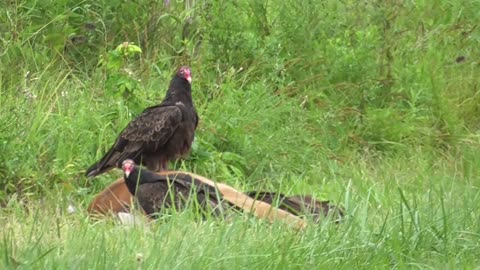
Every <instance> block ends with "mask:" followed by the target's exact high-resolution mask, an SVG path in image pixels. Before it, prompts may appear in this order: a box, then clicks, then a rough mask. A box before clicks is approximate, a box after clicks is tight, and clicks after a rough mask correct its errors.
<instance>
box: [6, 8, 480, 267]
mask: <svg viewBox="0 0 480 270" xmlns="http://www.w3.org/2000/svg"><path fill="white" fill-rule="evenodd" d="M479 17H480V1H474V0H469V1H456V2H446V1H445V2H441V1H429V2H427V1H415V2H413V1H380V0H379V1H367V2H359V1H350V0H347V1H302V2H298V1H280V0H270V1H268V2H260V1H249V0H242V1H234V2H232V3H229V2H227V1H218V2H211V1H205V2H202V1H184V2H180V1H164V2H163V1H161V2H156V1H146V0H145V1H143V0H140V1H123V0H112V1H89V0H86V1H70V0H46V1H29V0H24V1H3V2H1V3H0V18H1V19H0V32H1V33H2V34H1V36H0V57H1V58H0V87H1V88H0V90H1V91H0V153H1V154H0V164H2V165H1V166H0V188H1V189H0V201H1V203H2V208H0V227H1V228H2V230H1V232H0V234H1V236H0V268H1V269H134V268H137V269H310V268H313V269H352V268H355V269H390V268H397V269H412V268H413V269H415V268H420V269H424V268H427V269H430V268H431V269H479V265H480V259H479V258H480V211H479V210H478V206H479V205H480V178H479V176H478V175H479V174H480V157H479V155H478V154H477V153H479V151H480V137H479V135H478V134H479V128H480V124H479V123H480V114H479V112H480V95H479V91H480V90H479V86H480V76H479V75H480V51H479V50H478V46H479V44H480V28H479V27H478V18H479ZM127 41H128V42H130V43H129V44H124V43H123V42H127ZM131 42H133V44H132V43H131ZM121 44H124V45H122V46H119V45H121ZM137 46H138V47H137ZM184 64H186V65H189V66H191V68H192V72H193V98H194V102H195V105H196V107H197V109H198V112H199V115H200V118H201V120H200V125H199V128H198V130H197V133H196V139H195V143H194V146H193V150H192V154H191V156H190V157H189V158H188V159H187V160H183V161H179V162H177V163H176V164H172V167H175V168H178V169H182V170H187V171H192V172H195V173H197V174H200V175H204V176H206V177H209V178H211V179H214V180H217V181H221V182H226V183H228V184H230V185H233V186H236V187H237V188H239V189H241V190H251V189H266V190H272V191H281V192H284V193H287V194H312V195H314V196H315V197H317V198H319V199H328V200H331V201H333V202H334V203H337V204H339V205H342V206H343V207H344V208H345V210H346V213H347V216H346V218H345V220H344V222H343V223H341V224H333V223H332V222H329V221H324V222H322V223H320V224H318V225H313V224H312V225H311V226H309V227H308V228H307V229H306V230H305V231H303V232H296V231H293V230H292V229H290V228H288V227H286V226H285V225H283V224H273V225H270V224H268V223H266V222H263V221H259V220H257V219H255V218H252V217H249V216H242V215H238V216H236V217H234V218H233V219H231V220H229V221H219V220H214V219H208V220H206V221H204V222H195V221H194V219H193V218H192V216H191V215H190V214H189V213H180V214H177V215H173V216H171V217H165V218H164V219H162V220H160V221H159V222H157V223H155V224H146V225H137V226H133V227H129V226H123V225H119V224H118V221H116V220H114V219H106V220H102V221H92V220H90V219H89V218H88V216H87V213H86V210H85V209H86V207H87V205H88V203H89V202H90V200H91V198H92V197H93V196H94V195H95V193H96V192H99V191H100V190H101V189H103V188H104V187H105V186H106V185H107V184H108V183H110V182H111V181H113V180H114V179H116V178H117V177H119V176H120V172H119V170H115V171H112V172H110V173H108V174H105V175H102V176H99V177H97V178H95V179H94V180H91V181H89V180H87V179H86V178H85V177H84V176H83V173H84V171H85V169H86V168H87V167H88V166H89V165H91V164H92V163H93V162H94V161H96V160H97V159H99V158H100V157H101V156H102V155H103V153H104V152H105V151H106V150H107V149H108V148H109V147H110V145H111V144H112V143H113V140H114V139H115V138H116V136H117V135H118V133H119V132H120V131H121V130H122V129H123V128H124V127H125V125H126V124H127V123H128V122H129V121H130V120H131V119H132V118H133V117H134V116H135V115H137V114H138V113H140V112H141V110H142V109H143V108H145V107H147V106H149V105H153V104H156V103H158V102H159V101H160V100H161V99H162V98H163V95H164V94H165V92H166V89H167V84H168V82H169V80H170V78H171V76H172V74H173V73H174V71H175V70H176V68H177V67H178V66H180V65H184ZM70 204H71V205H74V206H75V207H76V209H77V212H75V213H69V212H68V211H67V207H68V205H70Z"/></svg>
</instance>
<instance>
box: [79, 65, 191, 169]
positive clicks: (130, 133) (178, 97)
mask: <svg viewBox="0 0 480 270" xmlns="http://www.w3.org/2000/svg"><path fill="white" fill-rule="evenodd" d="M191 82H192V77H191V72H190V68H188V67H181V68H180V69H179V70H178V72H177V73H176V74H175V76H173V78H172V80H171V81H170V86H169V87H168V91H167V94H166V95H165V98H164V99H163V101H162V103H160V104H158V105H155V106H152V107H149V108H147V109H145V110H144V111H143V112H142V113H141V114H140V115H139V116H137V117H136V118H135V119H133V120H132V121H131V122H130V123H129V124H128V125H127V127H126V128H125V129H124V130H123V131H122V132H121V133H120V135H119V136H118V138H117V140H116V141H115V143H114V144H113V146H112V147H111V148H110V150H109V151H108V152H107V153H106V154H105V156H104V157H103V158H102V159H101V160H100V161H98V162H97V163H95V164H93V165H92V166H91V167H90V168H88V170H87V171H86V173H85V174H86V175H87V176H88V177H94V176H97V175H99V174H102V173H104V172H106V171H108V170H110V169H112V168H114V167H117V168H120V167H121V163H122V161H124V160H125V159H132V160H134V161H135V162H136V163H137V164H142V165H145V166H146V167H147V168H148V169H150V170H152V171H162V170H166V169H167V167H168V162H169V161H170V160H174V159H177V158H179V157H180V156H182V155H185V154H187V153H188V152H189V151H190V148H191V146H192V142H193V139H194V136H195V130H196V128H197V125H198V114H197V111H196V110H195V106H194V105H193V101H192V88H191Z"/></svg>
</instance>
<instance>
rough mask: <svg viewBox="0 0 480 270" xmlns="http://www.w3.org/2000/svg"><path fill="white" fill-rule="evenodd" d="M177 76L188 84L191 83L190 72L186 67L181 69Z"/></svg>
mask: <svg viewBox="0 0 480 270" xmlns="http://www.w3.org/2000/svg"><path fill="white" fill-rule="evenodd" d="M177 76H179V77H180V78H184V79H185V80H187V81H188V82H189V83H190V84H191V83H192V71H191V70H190V68H189V67H187V66H183V67H181V68H180V69H179V70H178V72H177Z"/></svg>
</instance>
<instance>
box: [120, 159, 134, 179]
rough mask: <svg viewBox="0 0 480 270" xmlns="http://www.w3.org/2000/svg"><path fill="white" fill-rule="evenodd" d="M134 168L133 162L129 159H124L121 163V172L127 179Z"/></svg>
mask: <svg viewBox="0 0 480 270" xmlns="http://www.w3.org/2000/svg"><path fill="white" fill-rule="evenodd" d="M134 166H135V162H133V160H131V159H126V160H124V161H123V162H122V170H123V173H125V176H126V177H127V178H128V177H129V176H130V173H131V172H132V170H133V168H134Z"/></svg>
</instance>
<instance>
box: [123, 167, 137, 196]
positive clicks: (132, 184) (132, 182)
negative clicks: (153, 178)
mask: <svg viewBox="0 0 480 270" xmlns="http://www.w3.org/2000/svg"><path fill="white" fill-rule="evenodd" d="M139 176H140V174H139V172H138V169H137V168H134V169H133V170H132V171H131V172H130V175H129V176H128V178H127V177H126V175H124V179H125V184H126V185H127V188H128V191H130V193H132V195H134V196H135V193H136V192H137V187H138V186H140V184H141V179H140V177H139ZM137 182H138V183H137Z"/></svg>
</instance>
